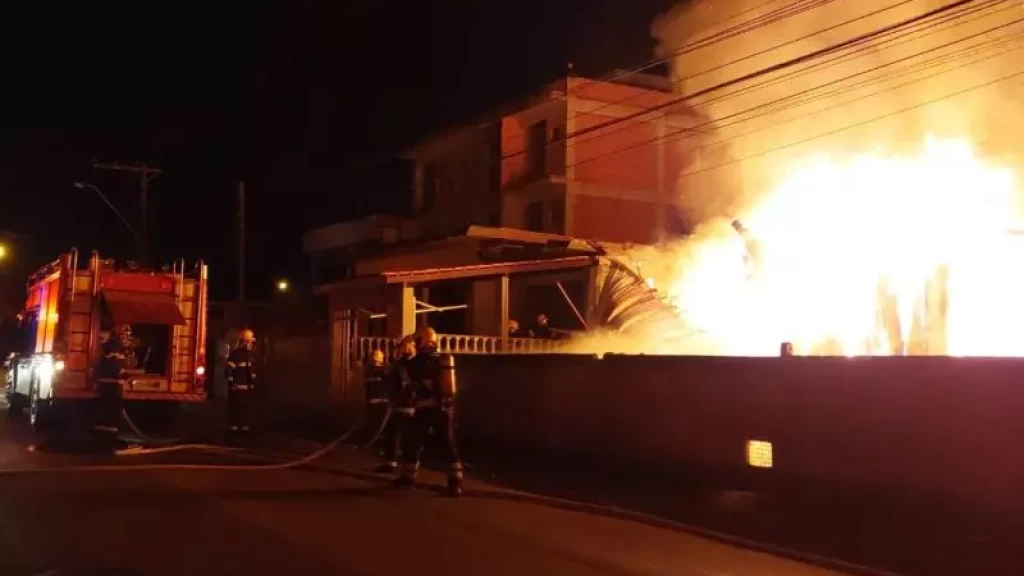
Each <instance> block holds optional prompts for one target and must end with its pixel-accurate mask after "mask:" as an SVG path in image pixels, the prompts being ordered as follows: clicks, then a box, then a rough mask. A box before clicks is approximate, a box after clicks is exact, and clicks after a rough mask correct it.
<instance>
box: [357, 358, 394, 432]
mask: <svg viewBox="0 0 1024 576" xmlns="http://www.w3.org/2000/svg"><path fill="white" fill-rule="evenodd" d="M368 360H369V361H368V362H367V364H366V367H365V368H363V392H364V393H365V395H366V412H367V416H368V420H369V421H368V422H367V426H366V432H367V433H368V434H374V433H375V432H377V431H378V430H380V428H381V425H382V424H384V419H385V418H387V417H388V408H390V406H389V405H388V390H387V378H388V365H387V364H386V363H385V362H384V352H382V351H381V350H374V351H373V352H371V353H370V357H369V359H368ZM366 441H368V442H372V441H373V436H368V437H367V438H366Z"/></svg>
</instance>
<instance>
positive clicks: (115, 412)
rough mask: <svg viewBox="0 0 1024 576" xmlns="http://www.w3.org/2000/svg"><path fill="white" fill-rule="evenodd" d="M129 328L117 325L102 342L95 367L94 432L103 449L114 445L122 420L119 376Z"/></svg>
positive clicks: (120, 375)
mask: <svg viewBox="0 0 1024 576" xmlns="http://www.w3.org/2000/svg"><path fill="white" fill-rule="evenodd" d="M131 335H132V329H131V326H128V325H127V324H117V325H115V326H114V327H113V329H111V331H110V335H109V336H108V338H107V341H106V342H104V343H103V347H102V356H101V357H100V361H99V364H98V366H97V367H96V391H97V393H98V394H99V402H98V410H97V411H96V423H95V425H94V426H93V431H94V432H95V433H96V437H97V440H98V441H99V442H100V444H101V445H103V446H104V447H105V448H114V447H116V445H117V442H118V439H117V434H118V426H119V425H120V423H121V409H122V400H121V394H122V390H121V378H122V376H123V375H124V371H125V357H126V355H125V352H126V348H125V342H127V341H130V340H131Z"/></svg>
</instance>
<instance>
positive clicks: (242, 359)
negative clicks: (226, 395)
mask: <svg viewBox="0 0 1024 576" xmlns="http://www.w3.org/2000/svg"><path fill="white" fill-rule="evenodd" d="M224 368H225V374H224V375H225V377H227V380H228V390H253V389H254V388H255V387H256V366H255V365H254V364H253V353H252V350H249V349H248V348H241V347H239V348H235V349H234V350H232V351H231V354H228V361H227V363H226V364H225V367H224Z"/></svg>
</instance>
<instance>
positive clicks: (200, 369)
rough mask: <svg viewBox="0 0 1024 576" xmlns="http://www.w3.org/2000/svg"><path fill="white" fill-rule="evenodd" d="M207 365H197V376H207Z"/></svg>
mask: <svg viewBox="0 0 1024 576" xmlns="http://www.w3.org/2000/svg"><path fill="white" fill-rule="evenodd" d="M205 375H206V366H196V376H205Z"/></svg>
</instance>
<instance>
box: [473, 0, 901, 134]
mask: <svg viewBox="0 0 1024 576" xmlns="http://www.w3.org/2000/svg"><path fill="white" fill-rule="evenodd" d="M778 1H779V0H770V1H769V2H764V3H762V4H759V5H757V6H755V7H753V8H748V9H747V10H745V11H743V12H741V13H739V14H736V15H734V16H732V17H730V18H727V19H726V20H724V21H723V22H728V21H729V20H732V19H735V18H738V17H739V16H742V15H744V14H747V13H749V12H753V11H755V10H758V9H760V8H763V7H765V6H768V5H770V4H774V3H776V2H778ZM835 1H836V0H799V1H797V2H794V3H793V4H787V5H786V6H784V7H782V8H780V9H778V10H774V11H772V12H769V13H767V14H763V15H761V16H758V17H757V18H753V19H751V20H748V21H746V22H743V23H742V24H738V25H736V26H734V27H732V28H730V29H727V30H723V31H722V32H718V33H715V34H712V35H709V36H706V37H704V38H701V39H700V40H696V41H694V42H691V43H689V44H686V45H684V46H682V47H680V48H677V49H676V50H673V51H672V52H671V53H670V54H669V55H668V56H664V57H662V58H658V59H654V60H649V61H647V62H645V63H644V64H641V65H639V66H635V67H633V68H630V69H628V70H624V71H616V72H614V73H612V74H611V75H610V76H609V77H606V78H604V79H600V80H591V81H589V82H585V83H583V84H582V85H580V86H577V87H575V88H573V89H569V88H568V86H567V87H566V90H565V93H564V94H561V95H560V96H559V98H567V97H569V96H570V95H571V94H578V93H580V92H583V91H584V90H587V89H589V88H592V87H594V86H597V85H600V84H608V83H614V82H615V81H617V80H621V79H623V78H627V77H629V76H632V75H634V74H637V73H639V72H642V71H644V70H648V69H650V68H653V67H654V66H657V65H659V64H662V63H665V62H667V61H669V60H671V59H672V58H675V57H677V56H681V55H683V54H686V53H689V52H693V51H695V50H700V49H703V48H707V47H709V46H712V45H714V44H715V43H717V42H721V41H725V40H728V39H730V38H733V37H736V36H739V35H740V34H741V33H747V32H752V31H754V30H757V29H758V28H763V27H764V26H767V25H769V24H773V23H775V22H778V21H781V20H784V19H786V18H789V17H791V16H795V15H798V14H801V13H803V12H806V11H809V10H811V9H813V8H818V7H820V6H824V5H825V4H830V3H832V2H835ZM913 1H914V0H903V1H901V2H899V3H898V4H896V5H893V6H890V7H889V8H885V9H883V10H879V11H876V12H874V13H872V14H868V15H865V16H861V17H859V18H855V19H853V20H850V21H847V22H845V23H844V24H842V25H846V24H849V23H852V22H855V21H856V20H859V19H861V18H866V17H868V16H871V15H874V14H877V13H880V12H884V11H886V10H891V9H892V8H895V7H897V6H899V5H901V4H907V3H909V2H913ZM800 4H806V6H799V5H800ZM811 4H813V5H811ZM766 19H767V20H766ZM828 30H830V29H825V30H821V31H818V32H815V33H814V34H811V36H814V35H817V34H821V33H823V32H826V31H828ZM798 40H799V39H798ZM798 40H795V41H798ZM795 41H794V42H795ZM787 44H788V43H787ZM785 45H786V44H783V45H780V46H776V47H773V48H770V49H768V50H765V51H762V52H759V53H757V54H753V55H750V56H748V58H753V57H755V56H757V55H760V54H762V53H765V52H769V51H771V50H776V49H778V48H781V47H782V46H785ZM743 59H745V58H740V59H739V60H736V61H734V62H733V63H735V62H739V61H742V60H743ZM703 73H704V72H702V73H701V74H703ZM698 75H699V74H698ZM637 97H639V94H634V95H630V96H628V97H626V98H623V99H620V100H616V101H612V102H608V103H606V104H603V105H602V106H599V107H598V108H596V109H594V110H588V111H587V113H593V112H595V111H597V110H602V109H604V108H607V107H608V106H614V105H618V104H622V103H625V102H628V101H630V100H633V99H634V98H637ZM549 101H551V100H550V99H549ZM578 115H579V114H578V113H577V114H575V115H573V116H572V117H571V118H569V119H570V120H571V119H574V118H576V117H577V116H578ZM494 123H496V122H491V123H488V124H485V125H490V124H494ZM515 138H516V139H519V140H522V139H524V138H525V135H522V134H517V135H515ZM553 143H554V142H553Z"/></svg>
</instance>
